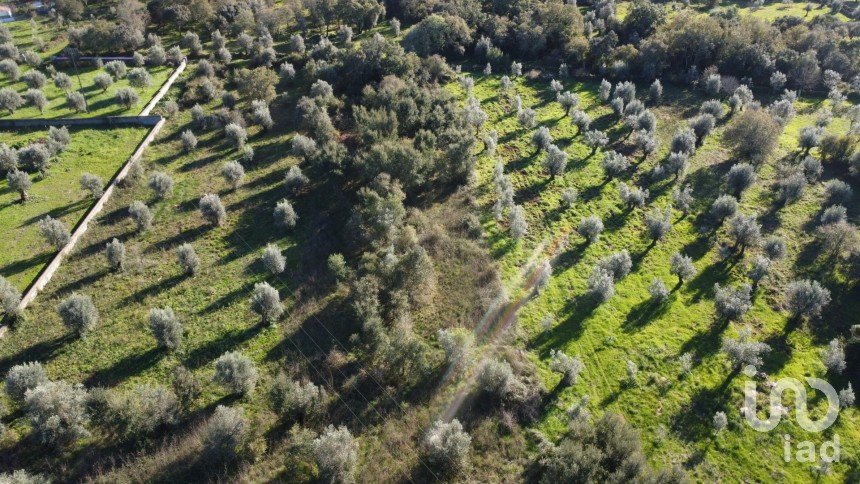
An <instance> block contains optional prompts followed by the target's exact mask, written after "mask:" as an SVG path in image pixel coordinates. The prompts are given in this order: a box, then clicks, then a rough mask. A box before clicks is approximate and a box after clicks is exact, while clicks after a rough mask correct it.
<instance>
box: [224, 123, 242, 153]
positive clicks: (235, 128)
mask: <svg viewBox="0 0 860 484" xmlns="http://www.w3.org/2000/svg"><path fill="white" fill-rule="evenodd" d="M224 137H225V138H226V139H227V141H229V142H230V144H231V145H233V147H234V148H236V149H237V150H241V149H242V148H244V147H245V142H246V141H247V140H248V133H247V132H246V131H245V128H243V127H241V126H239V125H238V124H235V123H230V124H228V125H227V126H225V127H224Z"/></svg>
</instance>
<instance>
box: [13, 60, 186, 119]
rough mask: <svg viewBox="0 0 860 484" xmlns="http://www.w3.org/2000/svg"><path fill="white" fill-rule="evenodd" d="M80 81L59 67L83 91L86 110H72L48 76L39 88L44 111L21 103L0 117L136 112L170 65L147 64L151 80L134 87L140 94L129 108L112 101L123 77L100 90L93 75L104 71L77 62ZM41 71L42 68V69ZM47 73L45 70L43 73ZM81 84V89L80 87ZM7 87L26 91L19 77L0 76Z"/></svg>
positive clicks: (123, 84)
mask: <svg viewBox="0 0 860 484" xmlns="http://www.w3.org/2000/svg"><path fill="white" fill-rule="evenodd" d="M79 68H80V72H79V74H80V81H79V79H78V76H77V74H76V73H75V70H74V69H72V68H71V67H64V68H62V69H60V71H62V72H65V73H66V74H68V75H69V76H70V77H71V78H72V90H75V91H78V90H80V91H81V92H83V93H84V96H85V97H86V99H87V106H88V109H89V111H88V112H85V113H76V112H75V111H74V110H72V109H71V108H70V107H69V106H68V105H67V104H66V93H65V92H64V91H63V90H62V89H58V88H57V86H55V85H54V83H53V81H51V79H50V76H48V83H47V84H46V85H45V87H44V88H43V89H42V90H43V91H44V93H45V96H46V97H47V98H48V107H46V108H45V112H44V113H40V112H39V110H38V109H36V108H35V107H33V106H30V105H28V104H25V105H24V106H22V107H21V108H20V109H18V110H17V111H15V112H14V113H12V114H9V112H8V111H4V112H3V113H2V114H0V119H20V118H94V117H100V116H123V115H129V116H133V115H137V114H138V113H140V111H141V110H142V109H143V108H144V106H146V103H148V102H149V100H150V99H152V96H154V95H155V93H156V91H158V89H160V88H161V85H162V84H164V83H165V81H167V78H168V77H170V74H171V72H173V69H172V68H171V67H170V66H161V67H156V68H150V69H149V73H150V74H151V76H152V83H151V84H150V86H149V87H147V88H143V89H137V93H138V95H139V96H140V102H139V103H138V104H136V105H134V106H132V107H131V108H129V109H126V108H125V106H123V105H122V104H119V103H117V102H116V100H115V98H114V96H115V93H116V91H117V89H120V88H123V87H129V85H128V80H127V79H119V80H117V81H116V82H114V84H113V85H111V86H110V87H109V88H108V89H107V90H106V91H102V90H101V89H99V88H97V87H96V86H95V85H93V78H94V77H95V76H96V74H98V73H99V72H104V71H103V70H101V69H97V68H95V66H92V65H85V66H79ZM26 70H28V68H26V67H23V66H22V69H21V74H23V73H24V72H26ZM43 73H44V72H43ZM46 75H47V74H46ZM81 86H83V89H82V90H81ZM3 87H11V88H13V89H15V90H16V91H18V92H19V93H20V94H21V95H23V94H24V93H25V92H27V85H26V84H24V82H23V81H20V80H19V81H17V82H10V80H9V79H5V78H4V79H3V80H0V88H3Z"/></svg>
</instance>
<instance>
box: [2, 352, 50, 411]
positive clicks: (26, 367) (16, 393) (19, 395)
mask: <svg viewBox="0 0 860 484" xmlns="http://www.w3.org/2000/svg"><path fill="white" fill-rule="evenodd" d="M47 382H48V375H47V373H45V368H44V367H42V364H41V363H39V362H38V361H31V362H28V363H21V364H20V365H15V366H13V367H12V368H10V369H9V372H8V373H6V394H7V395H9V398H11V399H12V400H14V401H16V402H22V401H24V396H25V395H26V393H27V390H32V389H33V388H36V387H37V386H39V385H42V384H44V383H47Z"/></svg>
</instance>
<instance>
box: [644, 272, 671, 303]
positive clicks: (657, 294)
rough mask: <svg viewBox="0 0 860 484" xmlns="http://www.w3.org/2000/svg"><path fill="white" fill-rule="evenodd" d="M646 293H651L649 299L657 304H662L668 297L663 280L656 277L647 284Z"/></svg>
mask: <svg viewBox="0 0 860 484" xmlns="http://www.w3.org/2000/svg"><path fill="white" fill-rule="evenodd" d="M648 294H650V295H651V300H653V301H654V302H655V303H657V304H663V303H664V302H666V301H667V300H668V299H669V289H667V288H666V284H664V283H663V280H662V279H660V278H657V277H655V278H654V279H652V280H651V284H650V285H649V286H648Z"/></svg>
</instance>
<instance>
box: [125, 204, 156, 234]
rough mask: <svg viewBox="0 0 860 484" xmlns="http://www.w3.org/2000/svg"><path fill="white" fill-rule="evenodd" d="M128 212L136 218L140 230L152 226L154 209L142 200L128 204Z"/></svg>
mask: <svg viewBox="0 0 860 484" xmlns="http://www.w3.org/2000/svg"><path fill="white" fill-rule="evenodd" d="M128 214H129V216H130V217H131V218H132V220H134V223H135V225H136V227H137V231H138V232H145V231H147V230H149V228H150V227H152V218H153V216H152V211H150V210H149V207H147V206H146V204H145V203H143V202H141V201H140V200H135V201H133V202H131V205H129V206H128Z"/></svg>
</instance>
